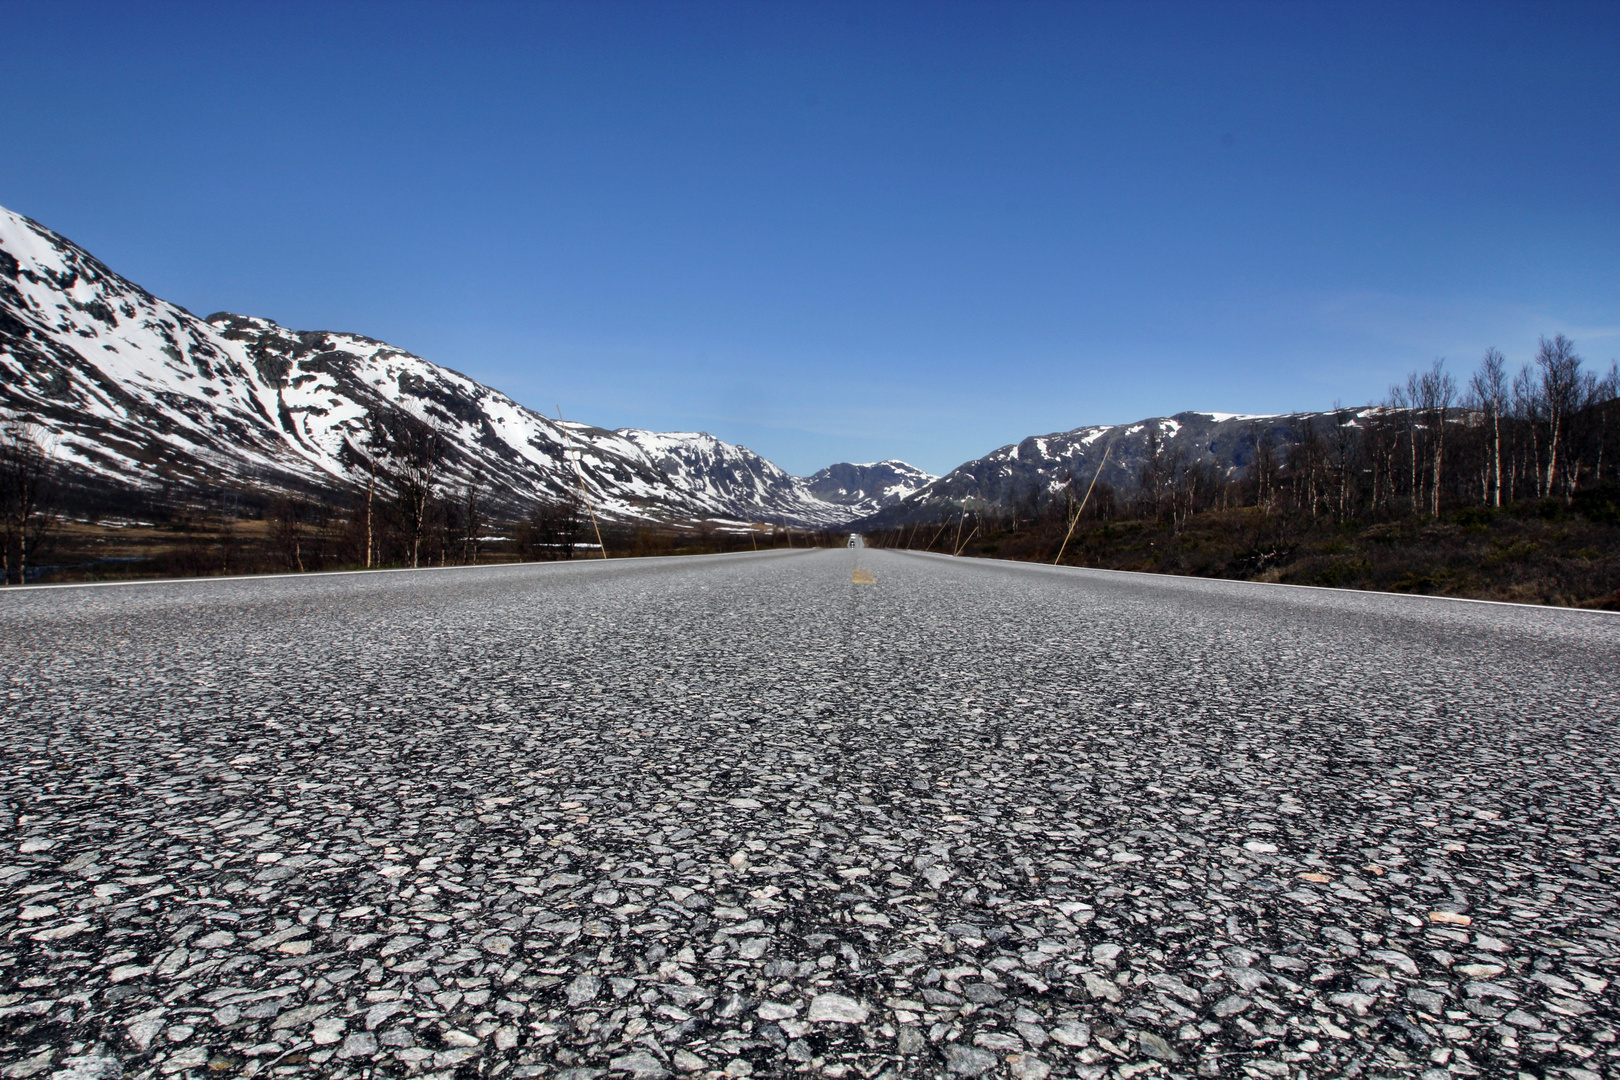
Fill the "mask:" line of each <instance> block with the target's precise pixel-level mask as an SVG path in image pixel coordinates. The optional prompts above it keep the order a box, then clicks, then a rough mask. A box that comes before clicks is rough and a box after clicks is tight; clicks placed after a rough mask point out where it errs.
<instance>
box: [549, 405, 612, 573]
mask: <svg viewBox="0 0 1620 1080" xmlns="http://www.w3.org/2000/svg"><path fill="white" fill-rule="evenodd" d="M557 430H559V431H561V432H562V433H563V437H564V438H566V439H567V440H568V441H569V442H573V441H574V437H573V436H572V435H570V434H569V433H568V429H567V428H566V427H564V426H563V416H562V406H561V405H559V406H557ZM567 452H568V451H566V450H564V451H563V453H565V454H566V453H567ZM574 480H575V482H576V483H577V484H578V485H579V497H580V498H581V499H582V500H584V502H585V512H586V513H587V514H590V515H591V530H592V531H593V532H595V533H596V547H597V550H598V551H600V552H601V553H602V558H604V559H606V558H607V557H608V553H607V545H606V544H604V543H602V527H601V526H600V525H598V524H597V523H596V509H595V507H593V506H591V497H590V495H588V494H587V493H586V491H585V470H584V469H583V468H581V467H580V464H579V458H578V457H576V458H574Z"/></svg>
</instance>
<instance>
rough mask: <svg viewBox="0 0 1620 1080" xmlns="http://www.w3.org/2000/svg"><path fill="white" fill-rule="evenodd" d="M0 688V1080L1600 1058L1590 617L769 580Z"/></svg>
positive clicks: (1016, 582)
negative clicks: (29, 1079)
mask: <svg viewBox="0 0 1620 1080" xmlns="http://www.w3.org/2000/svg"><path fill="white" fill-rule="evenodd" d="M0 675H3V677H4V679H5V681H6V684H7V686H6V690H7V696H8V700H7V708H6V712H5V716H6V724H5V727H4V730H3V732H0V748H3V754H4V759H3V760H4V763H5V768H4V769H3V775H0V785H3V787H4V796H5V801H4V806H3V808H0V809H3V813H4V815H5V816H4V817H3V818H0V837H3V838H4V842H5V850H4V851H3V852H0V916H3V922H0V930H3V932H4V942H3V947H0V1064H3V1065H4V1066H5V1069H4V1071H3V1075H4V1076H6V1077H14V1076H28V1075H39V1076H52V1075H55V1076H61V1077H66V1076H72V1077H84V1076H96V1075H112V1072H111V1071H110V1070H111V1069H112V1065H111V1064H110V1063H111V1062H113V1061H117V1062H118V1063H119V1064H120V1066H121V1067H122V1069H123V1070H124V1072H125V1075H129V1076H205V1075H207V1076H251V1075H277V1076H282V1075H287V1076H291V1075H298V1076H307V1075H323V1076H362V1075H378V1076H383V1075H406V1074H410V1075H424V1074H425V1075H442V1076H446V1077H450V1076H458V1077H459V1076H513V1077H526V1076H558V1077H561V1078H562V1080H589V1078H594V1077H604V1078H610V1080H618V1078H621V1077H630V1078H634V1080H651V1078H655V1077H660V1076H663V1075H664V1074H666V1073H668V1074H672V1075H682V1074H691V1075H711V1076H718V1075H721V1073H722V1072H723V1073H724V1074H725V1075H727V1076H731V1077H739V1076H747V1075H750V1074H755V1075H762V1076H763V1075H786V1074H790V1073H804V1074H807V1075H812V1076H828V1077H834V1078H837V1077H849V1078H856V1077H859V1078H863V1080H864V1078H876V1077H878V1076H880V1075H889V1076H931V1075H951V1076H978V1075H984V1076H1012V1077H1016V1078H1019V1080H1039V1078H1041V1077H1044V1076H1047V1075H1051V1076H1081V1077H1102V1076H1105V1075H1107V1076H1111V1077H1121V1078H1123V1077H1131V1076H1158V1075H1184V1076H1193V1075H1199V1076H1216V1075H1219V1076H1232V1077H1240V1076H1258V1077H1284V1076H1300V1075H1305V1076H1354V1075H1358V1074H1366V1075H1379V1076H1388V1075H1411V1076H1419V1075H1422V1076H1424V1077H1426V1078H1427V1080H1438V1078H1439V1077H1442V1076H1457V1075H1460V1076H1471V1075H1476V1074H1479V1075H1487V1076H1515V1075H1522V1074H1530V1075H1533V1076H1538V1077H1539V1076H1568V1077H1572V1078H1574V1080H1587V1078H1590V1077H1598V1076H1608V1075H1615V1074H1616V1073H1617V1072H1620V1050H1617V1044H1616V1042H1615V1038H1616V1030H1617V1017H1620V1010H1617V1007H1616V997H1615V993H1616V991H1615V988H1614V987H1613V986H1612V985H1611V983H1612V982H1614V981H1615V980H1616V978H1617V967H1620V916H1617V913H1616V910H1615V900H1616V892H1615V880H1616V872H1617V870H1620V861H1617V857H1620V850H1617V843H1616V835H1617V832H1616V820H1615V819H1616V806H1617V795H1620V791H1617V782H1616V765H1617V761H1616V738H1615V717H1616V712H1617V706H1620V692H1617V685H1616V684H1617V678H1620V618H1616V617H1615V616H1611V615H1606V614H1601V613H1590V612H1570V611H1554V610H1542V609H1531V608H1521V607H1509V606H1502V605H1488V604H1469V603H1458V602H1446V601H1436V600H1427V599H1420V598H1402V597H1391V596H1382V595H1369V594H1357V593H1344V592H1332V591H1324V590H1303V589H1289V588H1283V587H1267V586H1259V585H1251V584H1243V583H1232V582H1213V581H1196V580H1186V579H1177V578H1160V577H1149V576H1142V575H1125V574H1111V573H1105V572H1092V571H1076V570H1070V569H1062V570H1054V569H1051V568H1043V567H1034V566H1027V565H1015V564H1007V563H992V562H981V561H970V560H963V559H949V558H945V557H932V556H923V555H911V554H903V553H893V552H884V551H873V550H865V549H841V550H827V551H819V552H804V551H802V550H801V551H797V552H779V553H761V554H758V555H754V554H745V555H737V556H721V557H704V558H685V559H654V560H625V561H615V562H610V563H601V562H586V563H575V564H549V565H529V566H518V567H504V568H490V569H480V568H472V569H460V570H443V571H420V572H409V573H373V574H355V575H323V576H308V577H290V578H277V579H260V580H238V581H214V582H208V581H200V582H180V583H167V584H143V585H126V586H116V587H105V588H67V589H39V590H12V591H8V592H5V593H4V594H0ZM1520 1070H1522V1071H1523V1073H1521V1072H1520Z"/></svg>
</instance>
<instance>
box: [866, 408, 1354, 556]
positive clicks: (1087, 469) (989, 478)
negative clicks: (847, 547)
mask: <svg viewBox="0 0 1620 1080" xmlns="http://www.w3.org/2000/svg"><path fill="white" fill-rule="evenodd" d="M1361 412H1362V410H1355V411H1353V412H1352V413H1351V416H1352V417H1356V416H1359V415H1360V414H1361ZM1333 422H1335V416H1334V414H1331V413H1329V414H1323V413H1283V414H1279V415H1273V416H1245V415H1238V414H1233V413H1201V412H1183V413H1177V414H1176V415H1174V416H1164V417H1154V418H1152V419H1148V420H1140V421H1137V422H1136V423H1134V424H1114V425H1103V426H1093V427H1080V428H1075V429H1074V430H1072V431H1060V432H1054V433H1053V434H1050V435H1032V436H1030V437H1028V438H1026V439H1024V440H1023V441H1022V442H1018V443H1013V444H1009V445H1007V446H1003V447H1001V448H1000V449H999V450H994V451H992V452H991V453H988V454H986V455H984V456H983V457H981V458H975V459H974V460H972V461H968V462H964V463H963V464H961V465H958V466H957V467H956V468H955V469H952V470H951V471H950V472H949V473H947V474H945V475H944V476H941V477H939V478H938V479H935V480H933V481H931V482H929V483H927V484H925V485H923V486H921V487H920V488H918V489H917V490H916V491H914V492H912V493H911V494H909V495H906V496H904V497H903V498H901V499H899V500H896V501H895V502H894V503H892V504H891V505H889V506H887V507H883V508H880V509H879V510H876V511H874V512H873V513H871V514H869V515H867V516H866V517H865V518H863V519H861V521H859V522H858V523H857V525H858V527H861V528H891V527H894V526H897V525H909V524H911V523H913V522H919V521H939V520H941V519H942V518H945V517H950V516H952V515H954V514H956V513H958V512H960V511H961V510H962V509H963V507H964V506H966V507H967V509H969V510H973V509H976V508H977V509H982V508H986V507H989V508H995V509H998V510H1006V509H1008V508H1010V507H1013V506H1022V505H1027V503H1028V502H1029V501H1030V499H1031V498H1032V496H1038V497H1039V498H1041V499H1045V498H1049V497H1051V496H1053V495H1056V494H1058V493H1059V492H1061V491H1062V490H1063V489H1064V487H1065V486H1066V485H1068V484H1069V483H1070V482H1071V480H1072V481H1073V483H1074V484H1075V487H1076V490H1078V491H1083V490H1084V489H1085V488H1086V486H1087V485H1089V484H1090V483H1091V479H1092V477H1093V476H1097V477H1098V478H1099V479H1100V480H1101V481H1102V482H1104V483H1108V484H1111V485H1113V486H1114V487H1116V488H1121V489H1127V490H1128V489H1131V488H1134V487H1135V486H1136V484H1137V482H1138V478H1139V477H1140V476H1141V472H1142V467H1143V466H1144V465H1145V464H1146V463H1147V462H1148V460H1149V458H1150V456H1151V454H1152V452H1153V447H1152V443H1153V442H1157V443H1158V445H1159V452H1160V453H1161V454H1162V455H1165V456H1166V457H1168V458H1173V457H1177V456H1179V457H1180V459H1181V460H1184V461H1187V462H1202V463H1204V464H1207V465H1212V466H1214V467H1215V468H1217V469H1219V470H1221V471H1223V472H1226V473H1234V474H1235V473H1237V472H1240V471H1241V470H1242V469H1244V468H1245V467H1246V466H1247V465H1248V464H1249V463H1250V462H1251V461H1252V460H1253V458H1254V455H1255V451H1256V447H1257V445H1258V444H1259V443H1260V442H1263V441H1267V440H1269V441H1270V442H1271V444H1272V445H1273V446H1275V447H1276V448H1277V452H1278V454H1279V455H1280V454H1281V453H1282V451H1283V449H1284V448H1285V447H1286V446H1287V445H1288V444H1290V443H1292V442H1293V441H1294V439H1295V433H1296V432H1297V431H1299V430H1300V429H1301V428H1302V427H1303V426H1304V425H1306V424H1312V423H1314V424H1316V425H1317V426H1318V428H1319V429H1325V426H1326V425H1328V424H1331V423H1333ZM1105 457H1106V461H1105V460H1104V458H1105Z"/></svg>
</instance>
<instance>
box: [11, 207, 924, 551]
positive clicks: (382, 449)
mask: <svg viewBox="0 0 1620 1080" xmlns="http://www.w3.org/2000/svg"><path fill="white" fill-rule="evenodd" d="M0 373H3V374H4V380H3V382H0V408H3V409H4V411H5V413H6V414H7V415H9V416H11V417H13V418H19V417H26V418H31V419H33V420H35V421H37V422H38V423H40V424H41V426H43V427H44V428H46V429H47V430H48V431H49V432H50V434H51V436H52V437H53V438H54V439H55V441H56V443H57V448H58V450H59V451H60V457H61V460H62V461H63V462H64V464H65V465H66V466H67V467H68V469H69V471H70V472H71V473H72V474H73V476H74V477H75V478H76V480H77V481H78V482H80V483H81V484H83V485H85V486H87V487H90V488H92V489H96V488H99V489H103V490H108V489H110V490H115V491H122V492H124V493H135V494H138V495H144V496H150V495H152V494H154V493H156V492H160V491H164V490H179V491H204V490H211V489H215V488H220V487H225V486H231V485H237V486H241V485H247V486H252V487H256V488H265V489H270V490H283V491H295V492H305V493H313V492H318V491H323V490H328V489H332V488H342V489H345V490H350V491H352V490H355V489H356V488H358V487H359V486H362V485H363V483H364V482H365V481H366V479H367V477H368V475H369V473H370V472H371V470H372V468H373V467H374V466H379V467H381V468H382V469H384V470H385V471H386V470H387V469H388V468H390V467H391V466H396V465H398V464H399V460H400V459H401V458H402V457H406V456H409V454H410V452H411V446H410V445H409V444H410V443H411V441H412V438H413V436H412V431H414V430H415V429H417V428H423V427H425V428H429V429H431V431H432V434H433V438H434V439H436V440H437V441H438V443H439V449H440V456H441V458H442V460H441V461H440V462H439V463H438V467H439V469H440V472H439V476H438V480H439V482H440V483H441V484H446V485H452V486H453V485H457V484H469V483H479V484H482V485H484V486H485V487H486V488H487V489H488V490H489V491H490V492H491V494H492V495H493V496H494V497H495V498H496V499H497V501H505V502H509V503H512V504H513V505H514V506H516V505H519V504H522V503H525V502H529V503H532V502H535V501H546V500H563V499H567V498H569V497H570V494H571V492H572V491H573V490H574V489H575V488H576V487H578V488H583V490H584V493H585V495H586V496H587V497H588V498H589V499H590V500H591V502H592V504H593V506H594V507H595V509H596V510H597V512H598V513H601V514H603V515H604V516H605V517H607V518H609V519H610V520H613V519H616V520H622V521H627V522H628V521H666V522H674V521H682V520H693V519H722V520H735V521H767V522H780V523H784V524H792V525H801V526H833V525H841V524H843V523H845V522H847V521H848V520H850V519H851V518H854V517H857V516H860V515H862V514H864V513H870V512H873V511H875V510H877V509H880V508H881V507H882V506H884V505H887V503H888V502H891V501H893V500H894V499H895V498H898V497H900V495H899V494H898V493H897V494H893V495H885V494H883V493H882V492H878V493H872V492H867V491H861V492H858V493H855V494H854V495H853V497H851V498H849V499H847V500H844V501H838V502H834V501H828V500H823V499H821V498H819V497H818V496H817V495H816V494H814V492H813V491H812V488H813V487H814V486H815V484H816V483H817V477H820V476H821V474H820V473H818V474H816V477H810V478H804V477H794V476H790V475H789V474H788V473H786V472H785V471H783V470H782V469H780V468H779V467H777V466H776V465H774V464H772V463H771V462H770V461H768V460H766V459H765V458H763V457H761V456H759V455H758V454H755V453H754V452H753V451H750V450H748V449H747V448H746V447H742V446H737V445H734V444H730V443H726V442H724V441H722V440H720V439H718V438H715V437H714V436H712V435H709V434H707V433H703V432H694V433H669V432H649V431H642V430H639V429H633V428H623V429H618V430H613V431H610V430H607V429H604V428H600V427H596V426H594V425H591V424H587V423H580V422H574V421H568V422H564V421H561V420H552V419H549V418H547V417H545V416H544V415H542V414H540V413H539V412H537V411H535V410H532V409H529V408H527V407H525V406H523V405H521V404H519V403H518V402H517V401H515V400H514V399H512V398H510V397H509V396H507V395H505V394H503V393H501V392H500V391H498V390H495V389H493V388H491V387H488V386H485V385H484V384H482V383H479V382H478V381H477V380H475V379H472V378H470V377H468V376H466V375H463V374H461V373H460V372H456V371H454V370H452V369H450V368H446V367H444V366H442V365H438V364H434V363H432V362H430V361H427V360H425V359H423V358H422V357H419V356H416V355H415V354H412V353H410V352H408V351H406V350H404V349H400V348H397V347H396V346H393V345H390V344H388V343H387V342H384V341H381V340H379V339H376V338H371V337H367V336H365V335H361V334H354V333H348V332H341V331H297V330H291V329H289V328H287V327H283V326H281V325H279V324H278V323H276V322H274V321H273V320H270V319H266V318H261V317H257V316H247V315H237V314H233V313H230V312H216V313H214V314H213V315H210V316H209V317H207V318H206V319H202V318H198V317H197V316H196V315H194V314H192V313H191V312H190V311H188V310H186V309H185V308H183V307H181V306H180V305H178V304H173V303H170V302H168V301H165V300H162V299H161V298H159V297H156V296H154V295H153V294H152V293H150V292H148V291H147V290H145V289H144V288H142V287H140V286H139V285H136V284H135V283H133V282H131V281H129V280H128V279H126V278H123V277H121V276H120V275H118V274H117V273H115V272H114V271H112V270H111V269H110V268H109V267H107V266H106V264H104V263H102V262H101V261H100V260H99V259H97V258H96V257H95V256H93V255H92V254H90V253H89V252H88V251H85V250H84V249H83V248H81V247H79V246H78V245H76V244H74V243H72V242H71V241H69V240H67V239H66V238H64V237H61V236H60V235H58V234H56V233H54V232H52V231H51V230H50V229H48V228H46V227H45V226H43V225H40V224H39V223H38V222H35V221H33V220H31V219H29V218H26V217H24V216H22V215H20V214H16V213H14V212H12V211H9V210H5V209H3V208H0ZM419 434H420V433H418V436H419ZM838 467H839V466H829V468H834V469H835V468H838ZM906 469H908V470H911V472H913V473H915V474H916V476H917V477H921V478H931V477H929V474H926V473H923V472H922V471H921V470H915V469H912V468H911V467H910V466H906ZM825 471H826V470H823V472H825ZM888 486H889V487H891V488H892V487H894V486H895V485H894V484H892V483H890V484H889V485H888ZM913 486H915V485H913ZM905 490H906V491H907V492H909V490H911V489H910V488H906V489H905Z"/></svg>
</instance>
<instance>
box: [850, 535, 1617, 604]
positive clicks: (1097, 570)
mask: <svg viewBox="0 0 1620 1080" xmlns="http://www.w3.org/2000/svg"><path fill="white" fill-rule="evenodd" d="M877 550H879V551H892V552H895V553H896V554H899V555H919V556H923V555H926V556H928V557H929V558H933V559H950V560H951V561H952V562H957V563H977V564H979V565H981V566H1017V567H1021V568H1023V569H1026V570H1041V571H1045V572H1047V573H1057V574H1062V573H1080V574H1120V575H1122V576H1125V577H1145V578H1152V579H1154V580H1155V581H1166V580H1169V581H1219V582H1224V583H1226V584H1228V585H1253V586H1256V587H1259V588H1268V589H1310V590H1313V591H1315V592H1326V593H1333V594H1334V595H1336V596H1394V597H1399V598H1401V599H1403V600H1444V601H1447V602H1449V603H1453V604H1494V605H1495V606H1497V607H1509V608H1514V609H1516V610H1518V611H1578V612H1582V613H1584V614H1588V615H1608V616H1611V617H1613V616H1620V611H1605V610H1604V609H1603V608H1578V607H1555V606H1554V605H1552V604H1526V603H1521V602H1519V601H1517V600H1476V599H1474V598H1473V597H1470V596H1433V595H1431V594H1429V593H1404V592H1387V591H1385V590H1382V589H1337V588H1334V587H1333V586H1332V585H1294V584H1291V583H1289V582H1286V581H1245V580H1243V579H1242V578H1212V577H1194V576H1192V575H1191V574H1155V573H1154V572H1153V571H1151V570H1109V569H1107V568H1105V567H1101V566H1048V565H1047V564H1046V563H1032V562H1024V561H1022V560H1020V559H975V558H971V557H969V558H967V559H962V558H960V557H959V556H955V555H946V554H944V553H943V552H939V551H911V550H909V549H907V548H878V549H877Z"/></svg>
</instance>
